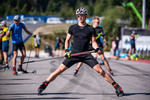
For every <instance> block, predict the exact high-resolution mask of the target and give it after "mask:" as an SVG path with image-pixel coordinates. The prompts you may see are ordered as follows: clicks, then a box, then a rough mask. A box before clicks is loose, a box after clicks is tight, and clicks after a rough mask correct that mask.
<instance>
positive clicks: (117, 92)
mask: <svg viewBox="0 0 150 100" xmlns="http://www.w3.org/2000/svg"><path fill="white" fill-rule="evenodd" d="M116 95H117V96H118V97H122V96H123V95H124V92H123V90H122V88H121V87H119V88H118V89H117V90H116Z"/></svg>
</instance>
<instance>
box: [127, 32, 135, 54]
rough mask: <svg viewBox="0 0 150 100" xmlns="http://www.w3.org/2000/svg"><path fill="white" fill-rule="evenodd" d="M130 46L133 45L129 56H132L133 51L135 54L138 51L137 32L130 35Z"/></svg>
mask: <svg viewBox="0 0 150 100" xmlns="http://www.w3.org/2000/svg"><path fill="white" fill-rule="evenodd" d="M130 45H131V48H130V50H129V53H128V55H131V53H132V50H134V51H133V53H135V51H136V46H135V31H132V33H131V35H130Z"/></svg>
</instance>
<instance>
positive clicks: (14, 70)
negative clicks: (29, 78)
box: [12, 67, 18, 75]
mask: <svg viewBox="0 0 150 100" xmlns="http://www.w3.org/2000/svg"><path fill="white" fill-rule="evenodd" d="M12 73H13V75H18V73H17V71H16V67H13V69H12Z"/></svg>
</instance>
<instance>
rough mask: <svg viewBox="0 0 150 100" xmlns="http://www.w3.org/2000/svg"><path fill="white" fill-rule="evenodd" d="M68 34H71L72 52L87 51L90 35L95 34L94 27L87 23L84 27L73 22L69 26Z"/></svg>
mask: <svg viewBox="0 0 150 100" xmlns="http://www.w3.org/2000/svg"><path fill="white" fill-rule="evenodd" d="M68 34H71V35H72V36H73V50H72V52H83V51H88V48H89V43H90V39H91V37H92V36H96V34H95V30H94V28H93V27H92V26H90V25H88V24H87V25H86V26H85V27H80V26H79V25H78V24H74V25H72V26H70V27H69V30H68Z"/></svg>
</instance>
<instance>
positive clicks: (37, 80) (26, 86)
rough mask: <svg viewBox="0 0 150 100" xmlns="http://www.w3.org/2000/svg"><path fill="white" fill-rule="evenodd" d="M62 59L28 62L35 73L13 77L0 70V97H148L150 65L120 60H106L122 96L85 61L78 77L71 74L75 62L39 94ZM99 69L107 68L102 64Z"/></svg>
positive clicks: (84, 99)
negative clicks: (43, 84) (122, 93)
mask: <svg viewBox="0 0 150 100" xmlns="http://www.w3.org/2000/svg"><path fill="white" fill-rule="evenodd" d="M40 59H42V58H40ZM25 60H26V61H27V60H28V59H27V58H26V59H25ZM30 60H37V59H35V58H30ZM98 60H99V61H100V59H98ZM62 61H63V58H61V59H56V60H51V61H43V62H36V63H30V64H28V66H27V67H28V68H27V69H28V71H32V70H36V71H37V74H20V75H18V76H13V75H12V73H11V70H6V71H5V75H3V70H2V69H0V100H6V99H10V100H48V99H50V100H76V99H77V100H78V99H79V100H150V64H146V63H139V62H133V61H119V60H108V61H109V63H110V66H111V67H112V70H113V71H114V74H115V76H113V78H114V80H115V81H116V82H118V84H119V85H121V87H122V88H123V90H124V92H125V95H124V96H123V97H117V96H116V94H115V89H114V88H113V87H112V86H111V85H110V84H109V83H107V82H106V81H105V80H104V79H103V77H101V76H100V75H98V73H96V72H95V71H94V70H92V69H91V68H90V67H89V66H87V65H85V64H84V65H83V66H82V67H81V69H80V71H79V73H78V74H77V76H73V71H74V69H75V67H76V65H74V66H72V67H71V68H70V69H68V70H66V71H65V72H64V73H62V74H61V75H60V76H58V77H57V78H56V80H55V81H53V82H52V83H50V84H49V86H48V87H47V88H46V90H45V91H43V94H42V95H40V96H38V95H37V88H38V87H39V85H40V84H41V83H42V82H43V81H45V79H46V78H47V77H48V75H49V74H50V73H51V72H53V71H54V70H55V69H56V68H58V66H59V65H60V64H61V62H62ZM10 65H11V64H10ZM23 67H24V68H26V64H24V66H23ZM102 68H103V69H104V70H105V71H107V70H106V67H105V66H104V65H103V66H102Z"/></svg>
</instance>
